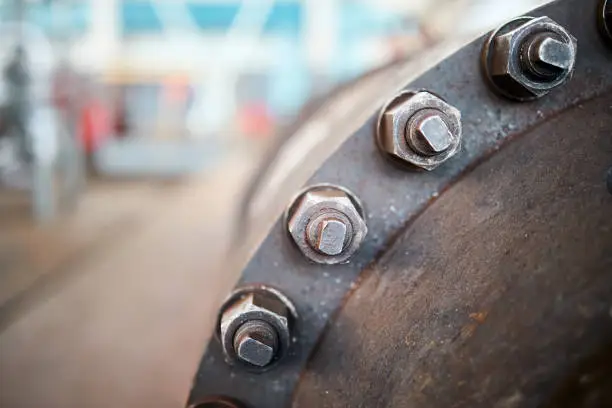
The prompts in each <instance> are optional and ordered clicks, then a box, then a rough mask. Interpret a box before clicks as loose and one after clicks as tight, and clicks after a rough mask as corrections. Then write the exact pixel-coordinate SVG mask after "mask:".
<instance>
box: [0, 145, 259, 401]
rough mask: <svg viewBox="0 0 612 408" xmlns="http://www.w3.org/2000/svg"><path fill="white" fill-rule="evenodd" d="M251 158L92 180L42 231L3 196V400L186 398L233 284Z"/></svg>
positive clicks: (0, 312)
mask: <svg viewBox="0 0 612 408" xmlns="http://www.w3.org/2000/svg"><path fill="white" fill-rule="evenodd" d="M251 163H252V161H251V160H244V158H243V157H239V156H238V157H232V158H231V159H230V160H227V161H226V162H225V163H223V164H222V165H220V167H219V168H217V169H216V170H215V171H214V173H213V174H208V175H205V176H201V177H195V178H193V179H190V180H187V181H184V182H182V183H178V184H159V183H142V182H141V183H133V182H129V183H124V184H114V183H113V184H109V183H96V184H94V185H93V186H91V187H90V188H89V189H88V192H87V194H86V195H85V197H84V198H83V200H82V202H81V203H80V205H79V209H78V211H77V213H76V214H74V215H72V216H71V217H70V218H67V219H64V220H62V221H60V222H58V223H57V224H56V225H53V226H50V227H48V228H44V229H37V228H34V227H32V226H31V225H30V224H29V223H28V222H24V221H23V219H24V216H25V214H20V213H15V212H11V211H10V210H9V209H8V208H10V207H11V203H8V205H7V203H6V202H3V201H2V200H3V199H2V198H0V406H2V407H43V406H44V407H49V408H51V407H64V408H66V407H110V406H115V407H140V406H147V407H179V406H182V405H183V404H184V402H185V398H186V397H187V394H188V391H189V388H190V385H191V380H192V377H193V374H194V372H195V369H196V366H197V363H198V359H199V357H200V356H201V353H202V351H203V348H204V346H205V344H206V340H207V336H208V334H209V332H210V328H211V327H212V324H213V321H214V317H215V316H214V313H215V311H216V309H217V306H218V304H219V303H220V302H221V301H222V299H223V297H224V296H225V295H226V294H227V291H228V290H229V289H230V288H231V286H232V285H233V283H234V279H235V277H234V276H231V275H228V274H223V262H224V256H225V253H226V244H227V241H228V236H229V232H230V224H231V214H232V211H233V210H234V209H235V204H236V203H237V200H238V197H239V194H240V193H241V192H242V186H243V183H244V181H245V180H246V179H247V175H248V171H249V170H250V168H251V167H252V164H251ZM5 201H6V200H5ZM13 207H14V206H13ZM11 214H12V215H11Z"/></svg>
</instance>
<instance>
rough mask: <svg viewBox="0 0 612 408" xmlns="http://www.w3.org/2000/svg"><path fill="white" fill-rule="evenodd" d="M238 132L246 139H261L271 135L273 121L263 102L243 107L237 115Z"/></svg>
mask: <svg viewBox="0 0 612 408" xmlns="http://www.w3.org/2000/svg"><path fill="white" fill-rule="evenodd" d="M238 117H239V123H240V131H241V132H242V133H243V134H245V135H246V136H247V137H250V138H253V139H263V138H266V137H268V136H270V135H271V134H272V130H273V127H274V120H273V119H272V115H270V113H269V112H268V107H267V106H266V104H265V103H264V102H253V103H251V104H248V105H245V106H243V108H242V109H241V110H240V112H239V114H238Z"/></svg>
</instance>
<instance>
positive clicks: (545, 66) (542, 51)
mask: <svg viewBox="0 0 612 408" xmlns="http://www.w3.org/2000/svg"><path fill="white" fill-rule="evenodd" d="M525 50H526V52H525V54H526V55H525V60H526V61H527V65H528V69H529V70H530V71H531V72H532V73H533V74H534V75H536V76H539V77H542V78H547V77H555V76H557V75H560V74H563V72H564V71H566V70H567V69H569V67H570V66H572V64H573V62H574V55H573V51H572V47H571V46H570V45H569V44H567V43H565V42H563V41H559V40H557V39H556V38H555V37H554V36H552V35H549V34H544V35H538V36H535V37H534V38H532V39H531V40H530V41H529V42H528V43H527V46H526V47H525Z"/></svg>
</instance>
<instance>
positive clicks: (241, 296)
mask: <svg viewBox="0 0 612 408" xmlns="http://www.w3.org/2000/svg"><path fill="white" fill-rule="evenodd" d="M295 316H296V315H295V308H294V307H293V305H292V304H291V302H290V301H289V300H288V299H287V298H286V297H285V296H284V295H283V294H282V293H280V292H278V291H277V290H274V289H272V288H264V287H257V288H250V287H246V288H243V289H240V290H238V291H237V292H235V293H234V294H233V295H232V296H231V297H230V298H229V299H228V300H227V301H226V302H225V304H224V306H223V307H222V308H221V312H220V316H219V329H218V330H219V331H218V333H219V338H220V340H221V345H222V347H223V352H224V354H225V356H226V358H227V361H228V362H229V363H232V364H233V363H240V364H241V365H243V366H245V367H248V368H251V369H262V368H266V367H268V366H270V365H272V364H273V363H274V362H276V361H279V360H280V359H281V358H282V357H283V355H284V354H285V353H286V352H287V350H288V349H289V347H290V345H291V340H290V339H291V326H292V321H293V319H294V318H295Z"/></svg>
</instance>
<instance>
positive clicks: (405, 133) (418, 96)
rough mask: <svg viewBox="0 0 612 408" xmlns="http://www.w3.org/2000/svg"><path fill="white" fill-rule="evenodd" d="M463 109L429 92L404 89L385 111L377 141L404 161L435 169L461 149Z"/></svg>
mask: <svg viewBox="0 0 612 408" xmlns="http://www.w3.org/2000/svg"><path fill="white" fill-rule="evenodd" d="M461 136H462V129H461V112H460V111H459V110H458V109H457V108H455V107H453V106H451V105H450V104H448V103H447V102H446V101H444V100H443V99H442V98H440V97H438V96H436V95H434V94H432V93H430V92H426V91H420V92H409V91H408V92H402V93H400V94H399V95H397V96H396V97H394V98H393V99H392V100H391V101H389V102H388V103H387V104H386V105H385V106H384V107H383V109H382V110H381V114H380V116H379V119H378V129H377V142H378V145H379V147H380V149H381V150H382V151H384V152H385V153H387V154H388V155H389V156H391V157H392V158H394V159H396V160H399V161H400V162H403V163H408V164H411V165H413V166H417V167H420V168H422V169H425V170H433V169H435V168H436V167H438V166H439V165H440V164H442V163H444V162H445V161H447V160H448V159H450V158H451V157H453V156H454V155H455V154H457V152H458V151H459V150H460V148H461Z"/></svg>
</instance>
